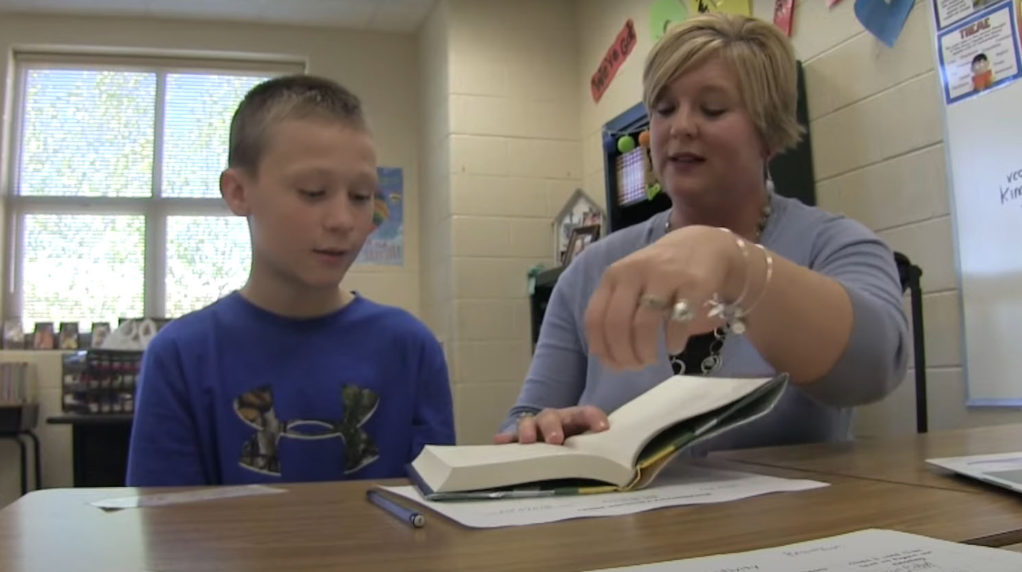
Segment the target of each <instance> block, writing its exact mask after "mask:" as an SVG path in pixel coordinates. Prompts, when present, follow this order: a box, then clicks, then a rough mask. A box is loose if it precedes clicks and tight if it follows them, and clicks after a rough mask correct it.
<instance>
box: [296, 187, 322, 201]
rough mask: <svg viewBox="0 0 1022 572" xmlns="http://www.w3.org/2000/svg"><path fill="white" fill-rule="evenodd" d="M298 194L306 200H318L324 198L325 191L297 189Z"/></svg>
mask: <svg viewBox="0 0 1022 572" xmlns="http://www.w3.org/2000/svg"><path fill="white" fill-rule="evenodd" d="M298 194H300V195H302V196H303V197H305V198H307V199H318V198H320V197H323V196H326V191H325V190H323V189H319V190H308V189H298Z"/></svg>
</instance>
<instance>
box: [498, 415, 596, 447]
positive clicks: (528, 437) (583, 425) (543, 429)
mask: <svg viewBox="0 0 1022 572" xmlns="http://www.w3.org/2000/svg"><path fill="white" fill-rule="evenodd" d="M608 427H610V422H609V421H607V414H606V413H604V412H603V410H601V409H600V408H599V407H594V406H592V405H576V406H574V407H565V408H563V409H544V410H542V411H540V412H539V413H537V414H535V415H533V414H531V413H529V414H522V415H519V416H518V426H517V427H516V428H515V429H514V430H512V431H510V432H505V433H497V435H496V436H494V437H493V442H494V443H496V444H498V445H503V444H505V443H514V442H515V441H517V442H519V443H535V442H537V441H544V442H546V443H550V444H552V445H561V444H563V443H564V440H565V439H567V438H568V437H571V436H572V435H578V434H579V433H585V432H587V431H593V432H600V431H606V430H607V428H608Z"/></svg>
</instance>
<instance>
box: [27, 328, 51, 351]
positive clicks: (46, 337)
mask: <svg viewBox="0 0 1022 572" xmlns="http://www.w3.org/2000/svg"><path fill="white" fill-rule="evenodd" d="M56 342H57V338H56V332H54V331H53V322H36V323H35V330H34V331H33V337H32V349H35V350H52V349H56V347H57V346H56Z"/></svg>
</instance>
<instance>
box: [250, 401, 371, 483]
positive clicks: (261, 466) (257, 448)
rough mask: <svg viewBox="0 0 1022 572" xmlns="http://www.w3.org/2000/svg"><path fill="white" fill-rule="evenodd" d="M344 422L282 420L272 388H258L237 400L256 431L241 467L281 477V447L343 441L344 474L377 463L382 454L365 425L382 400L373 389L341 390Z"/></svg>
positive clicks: (329, 420)
mask: <svg viewBox="0 0 1022 572" xmlns="http://www.w3.org/2000/svg"><path fill="white" fill-rule="evenodd" d="M341 398H342V399H343V401H344V418H343V419H340V420H332V419H291V420H281V419H278V418H277V413H276V411H275V410H274V409H273V390H272V388H271V387H270V386H269V385H264V386H260V387H257V388H256V389H253V390H251V391H248V392H246V393H243V394H242V395H240V396H238V397H236V398H235V399H234V411H235V412H236V413H237V414H238V417H239V418H241V420H242V421H244V422H245V424H247V425H249V426H250V427H252V428H253V429H255V430H256V433H255V435H253V436H252V437H251V438H249V439H248V440H247V441H245V443H244V444H243V445H242V447H241V458H240V459H239V463H240V464H241V466H242V467H244V468H246V469H250V470H253V471H257V472H260V473H264V474H268V475H273V476H277V477H279V476H281V471H280V458H279V457H278V455H277V445H278V442H279V441H280V439H281V438H288V439H305V440H314V439H337V438H339V439H341V440H343V441H344V450H345V466H344V473H345V474H348V473H353V472H355V471H357V470H359V469H361V468H362V467H365V466H366V465H368V464H369V463H372V462H373V461H375V460H376V459H378V458H380V452H379V450H378V449H377V448H376V444H375V443H374V442H373V439H372V437H370V436H369V434H368V433H366V432H365V431H364V430H363V429H362V425H363V424H364V423H365V422H366V421H368V420H369V418H370V417H372V415H373V413H374V412H375V411H376V407H377V405H379V403H380V397H379V396H378V395H376V393H375V392H373V391H372V390H369V389H363V388H361V387H358V386H355V385H345V386H344V387H342V388H341Z"/></svg>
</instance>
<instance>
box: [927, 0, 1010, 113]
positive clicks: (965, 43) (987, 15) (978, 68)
mask: <svg viewBox="0 0 1022 572" xmlns="http://www.w3.org/2000/svg"><path fill="white" fill-rule="evenodd" d="M1012 16H1013V15H1012V9H1011V3H1010V2H1009V3H1005V4H1002V5H1001V6H1000V7H999V8H996V9H994V10H991V11H988V12H983V13H981V14H978V15H976V16H974V17H972V18H969V19H967V20H964V21H962V22H961V23H960V24H958V25H956V26H952V27H950V28H948V29H947V30H944V31H943V32H940V34H939V35H938V38H937V56H938V58H939V62H940V70H941V81H942V86H943V88H944V101H945V102H946V103H947V104H948V105H951V104H953V103H956V102H958V101H961V100H963V99H965V98H968V97H971V96H974V95H977V94H979V93H981V92H983V91H986V90H988V89H991V88H994V87H999V86H1002V85H1005V84H1008V83H1011V82H1013V81H1015V80H1016V79H1018V77H1019V75H1020V71H1022V67H1020V65H1019V42H1018V28H1017V22H1016V21H1015V18H1013V17H1012Z"/></svg>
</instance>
